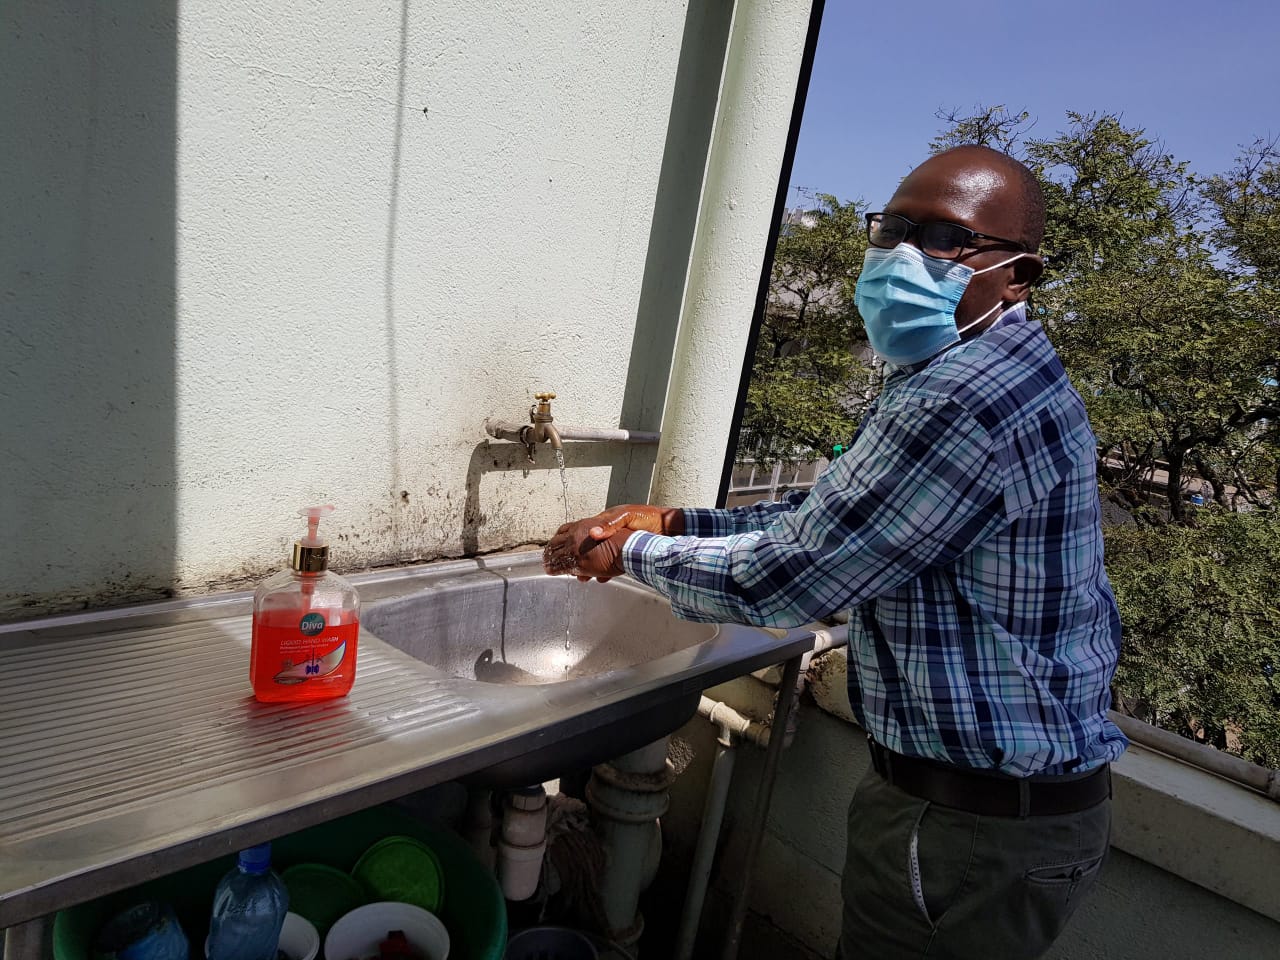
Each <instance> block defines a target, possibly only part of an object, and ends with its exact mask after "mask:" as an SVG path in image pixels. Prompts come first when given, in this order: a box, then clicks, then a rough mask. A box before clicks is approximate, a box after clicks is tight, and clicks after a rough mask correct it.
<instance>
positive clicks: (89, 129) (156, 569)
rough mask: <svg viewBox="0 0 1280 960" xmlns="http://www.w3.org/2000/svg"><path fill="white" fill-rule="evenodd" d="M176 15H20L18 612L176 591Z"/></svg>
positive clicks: (11, 74)
mask: <svg viewBox="0 0 1280 960" xmlns="http://www.w3.org/2000/svg"><path fill="white" fill-rule="evenodd" d="M175 6H176V5H175V3H174V2H173V0H134V2H131V3H127V4H96V3H66V2H58V3H49V2H41V0H11V2H9V3H6V4H4V6H3V7H0V130H3V131H4V136H5V141H6V143H5V149H4V150H3V151H0V210H3V211H4V212H3V217H4V220H5V229H4V230H3V231H2V232H0V411H2V414H0V462H3V463H4V473H5V478H4V483H3V485H0V531H2V532H3V535H4V541H5V542H4V550H3V551H0V620H13V619H19V618H22V617H30V616H38V615H40V614H43V613H47V612H53V611H57V610H66V609H74V608H77V607H82V606H86V605H93V606H106V605H113V604H120V603H126V602H131V601H136V600H142V599H153V598H156V597H161V596H165V595H168V594H169V593H170V592H171V587H172V583H173V577H174V554H175V540H176V535H175V530H174V512H175V504H174V498H175V451H174V420H175V395H174V351H175V346H174V345H175V331H174V306H175V305H174V301H175V176H174V174H175V169H174V167H175V133H176V130H175V98H176V83H177V77H176V24H175Z"/></svg>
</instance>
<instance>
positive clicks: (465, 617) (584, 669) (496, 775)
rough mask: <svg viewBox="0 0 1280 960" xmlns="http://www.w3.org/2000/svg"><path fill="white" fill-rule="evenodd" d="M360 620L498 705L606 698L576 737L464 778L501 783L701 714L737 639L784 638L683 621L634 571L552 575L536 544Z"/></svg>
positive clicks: (585, 759) (568, 764) (551, 770)
mask: <svg viewBox="0 0 1280 960" xmlns="http://www.w3.org/2000/svg"><path fill="white" fill-rule="evenodd" d="M362 626H363V628H364V630H365V631H367V632H368V633H371V634H373V635H374V636H375V637H377V638H379V639H380V640H382V641H384V642H385V643H387V644H389V645H391V646H392V647H395V648H396V649H398V650H400V651H402V652H404V653H406V654H408V655H409V656H411V657H413V658H414V659H415V660H417V661H419V662H420V663H422V664H424V665H426V666H427V667H429V668H430V670H431V672H432V674H433V675H435V676H436V677H438V678H440V679H442V680H445V679H447V680H449V681H451V682H452V683H456V684H465V685H466V686H467V688H469V689H470V690H471V691H472V696H476V695H479V696H482V697H488V698H490V699H491V702H494V703H495V704H497V702H498V701H497V700H495V699H493V698H494V697H501V702H502V704H503V705H504V706H511V705H512V704H515V703H517V702H519V701H521V700H525V701H526V702H527V703H528V705H529V706H530V707H531V708H535V709H536V707H537V706H538V705H539V701H545V702H546V703H547V704H548V705H554V704H564V703H569V702H573V703H575V704H582V703H589V704H594V703H596V702H599V703H601V704H602V706H601V707H600V709H598V710H596V711H595V712H594V714H592V715H590V716H588V717H587V718H584V720H583V722H582V723H581V724H580V727H581V729H579V730H577V731H575V732H573V733H572V734H570V735H569V736H567V737H564V738H563V739H560V740H558V741H557V742H556V743H554V744H549V745H548V746H546V747H540V748H536V749H534V750H532V751H528V752H525V753H523V754H522V755H520V756H516V757H513V758H511V759H509V760H506V761H503V762H501V763H500V764H498V765H497V766H494V767H491V768H488V769H486V770H483V771H481V772H480V773H478V774H472V775H470V776H468V777H467V778H466V780H467V781H468V782H470V783H473V784H477V785H486V786H493V787H503V786H521V785H526V784H533V783H540V782H543V781H546V780H550V779H553V778H555V777H558V776H562V775H565V774H568V773H573V772H579V771H582V770H584V769H586V768H588V767H590V766H592V765H594V764H596V763H600V762H602V761H606V760H610V759H613V758H615V757H618V756H621V755H622V754H624V753H627V752H629V751H631V750H635V749H638V748H639V747H642V746H644V745H645V744H648V743H651V742H652V741H654V740H657V739H659V738H660V737H663V736H666V735H667V734H669V733H671V732H673V731H674V730H676V729H677V728H679V727H680V726H681V725H683V724H684V723H685V722H686V721H688V720H689V719H690V718H691V717H692V716H693V715H694V713H695V712H696V711H697V708H698V700H699V697H700V696H701V693H702V690H703V689H705V688H706V687H708V686H711V685H713V684H714V683H718V682H721V681H722V680H723V679H726V676H725V675H724V673H725V671H724V669H723V668H724V666H725V664H723V663H721V661H722V660H724V659H726V658H727V657H729V656H731V655H732V654H733V653H734V652H735V650H736V651H737V652H738V653H740V652H741V651H740V650H738V648H740V647H741V646H743V644H741V643H735V641H736V640H737V641H740V640H742V639H743V638H750V640H751V641H752V643H751V644H750V645H755V646H759V645H760V643H761V641H762V640H764V641H768V642H769V643H771V644H774V645H776V644H777V643H778V642H779V638H780V636H781V633H782V632H781V631H762V630H758V629H756V628H750V627H741V626H719V625H713V624H702V623H689V622H686V621H683V620H679V619H677V618H676V617H675V616H674V615H673V614H672V613H671V607H670V604H669V603H668V602H667V600H666V599H665V598H664V597H662V596H660V595H659V594H657V593H655V592H654V591H652V590H650V589H649V588H647V587H645V586H642V585H641V584H638V583H636V582H635V581H632V580H631V579H630V578H626V577H623V578H618V579H615V580H612V581H610V582H609V583H607V584H600V583H594V582H592V583H586V584H584V583H580V582H578V581H577V580H576V579H574V578H572V577H548V576H546V575H545V574H544V573H543V572H542V566H541V559H540V555H539V554H537V553H532V554H516V555H513V556H512V557H511V558H510V559H507V560H504V561H502V562H484V561H480V562H477V561H471V562H469V563H468V564H466V566H465V567H464V568H462V569H458V570H456V572H451V573H450V574H449V575H445V576H441V577H440V578H438V579H435V580H433V581H431V582H429V583H428V584H427V585H425V586H422V587H421V588H420V589H417V590H415V591H413V592H412V593H408V594H406V595H403V596H398V597H391V598H388V599H384V600H381V601H376V602H373V603H371V604H368V605H366V609H365V611H364V614H363V616H362ZM735 672H736V673H738V674H740V673H743V672H746V671H744V670H742V669H741V668H739V669H737V670H736V671H735ZM716 674H721V675H719V676H717V675H716ZM728 675H733V674H732V673H730V674H728ZM619 694H624V695H623V696H619ZM495 708H496V707H495Z"/></svg>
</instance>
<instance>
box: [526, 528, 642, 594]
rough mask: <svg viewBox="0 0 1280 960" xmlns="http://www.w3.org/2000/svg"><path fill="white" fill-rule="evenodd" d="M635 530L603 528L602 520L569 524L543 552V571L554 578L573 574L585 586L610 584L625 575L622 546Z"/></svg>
mask: <svg viewBox="0 0 1280 960" xmlns="http://www.w3.org/2000/svg"><path fill="white" fill-rule="evenodd" d="M633 532H634V531H633V530H629V529H627V528H625V527H622V528H618V527H617V526H616V525H615V524H606V525H602V524H601V523H600V522H599V518H598V517H588V518H587V519H585V520H578V521H575V522H573V523H566V524H564V525H563V526H561V527H560V529H559V530H557V531H556V535H555V536H554V537H552V538H551V540H550V541H549V542H548V543H547V545H546V547H545V548H543V551H542V568H543V569H544V570H545V571H546V572H547V573H549V574H551V575H552V576H555V575H557V574H572V575H574V576H576V577H577V578H578V579H579V580H581V581H583V582H584V583H585V582H586V581H588V580H590V579H592V578H593V577H594V578H595V579H597V580H599V581H600V582H601V583H607V582H608V581H609V580H611V579H613V578H614V577H618V576H621V575H622V574H623V572H624V571H623V569H622V547H623V545H624V544H625V543H626V542H627V538H628V537H630V536H631V534H632V533H633Z"/></svg>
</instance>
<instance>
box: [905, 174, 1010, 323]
mask: <svg viewBox="0 0 1280 960" xmlns="http://www.w3.org/2000/svg"><path fill="white" fill-rule="evenodd" d="M885 213H896V214H898V215H899V216H903V217H906V218H907V219H908V220H911V221H913V222H915V223H927V222H928V221H930V220H942V221H945V222H947V223H958V224H960V226H962V227H968V228H969V229H970V230H976V231H977V232H979V233H986V234H990V235H991V236H994V237H1007V238H1009V239H1012V240H1018V239H1019V237H1020V234H1021V232H1022V223H1021V220H1020V213H1019V204H1018V194H1017V187H1016V185H1015V184H1014V183H1013V182H1012V181H1011V180H1010V179H1009V177H1008V176H1007V175H1006V174H1005V173H1004V172H1003V171H1002V170H999V169H997V168H993V167H990V166H987V165H986V164H984V163H983V161H982V160H981V159H980V158H975V157H973V156H966V155H965V154H964V153H963V152H962V153H959V154H942V155H940V156H937V157H931V158H930V159H928V160H926V161H925V162H924V163H922V164H921V165H920V166H918V167H916V168H915V169H914V170H912V171H911V173H910V174H908V175H907V178H906V179H905V180H903V181H902V185H901V186H899V187H898V190H897V192H896V193H894V195H893V199H892V200H890V201H889V204H888V206H886V207H885ZM915 239H916V238H915V237H912V239H911V240H910V241H909V242H911V243H913V244H914V243H915ZM973 242H974V244H975V247H973V248H970V249H966V250H964V252H962V253H961V254H960V256H959V257H958V258H957V260H956V262H957V263H962V264H964V265H965V266H966V267H972V268H973V269H974V270H981V269H982V268H983V267H990V266H993V265H995V264H997V263H1000V262H1001V261H1002V260H1008V259H1009V258H1010V257H1013V256H1015V255H1016V254H1017V253H1018V250H1017V248H1015V247H1013V246H1011V245H1008V244H997V243H994V242H993V241H991V240H974V241H973ZM1025 262H1026V258H1023V259H1022V260H1018V261H1015V262H1013V263H1010V264H1008V265H1007V266H1004V267H1000V268H999V269H996V270H992V271H990V272H989V273H984V274H980V275H979V276H976V277H974V278H973V279H972V280H971V281H970V282H969V286H968V288H967V289H966V290H965V292H964V296H963V297H962V298H961V300H960V304H959V306H957V307H956V326H958V327H963V326H965V325H966V324H968V323H972V322H973V321H974V320H976V319H977V318H978V317H980V316H982V315H983V314H984V313H986V312H987V311H988V310H990V309H991V308H992V307H994V306H995V305H996V304H997V303H999V302H1001V301H1002V300H1008V301H1016V300H1022V299H1025V298H1026V292H1025V291H1018V292H1011V291H1010V290H1009V287H1010V285H1011V284H1012V283H1013V282H1014V281H1015V279H1020V277H1016V274H1018V273H1019V271H1018V269H1017V267H1018V264H1019V263H1025ZM1024 271H1025V267H1024ZM995 317H996V315H995V314H993V315H992V317H991V321H992V322H994V320H995ZM986 326H987V324H983V327H984V328H985V327H986ZM977 332H980V331H978V330H974V331H971V332H970V334H969V335H972V334H973V333H977Z"/></svg>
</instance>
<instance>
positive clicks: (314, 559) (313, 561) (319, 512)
mask: <svg viewBox="0 0 1280 960" xmlns="http://www.w3.org/2000/svg"><path fill="white" fill-rule="evenodd" d="M330 513H333V507H332V505H330V504H325V505H324V506H322V507H303V508H302V509H301V510H299V511H298V516H300V517H306V518H307V532H306V535H305V536H304V537H303V538H302V539H301V540H295V541H294V542H293V556H292V558H290V560H289V565H290V566H291V567H293V569H295V570H297V571H298V572H299V573H323V572H324V571H325V570H326V569H328V567H329V545H328V544H327V543H326V542H325V541H324V540H323V539H322V538H321V536H320V518H321V517H323V516H326V515H328V514H330Z"/></svg>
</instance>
